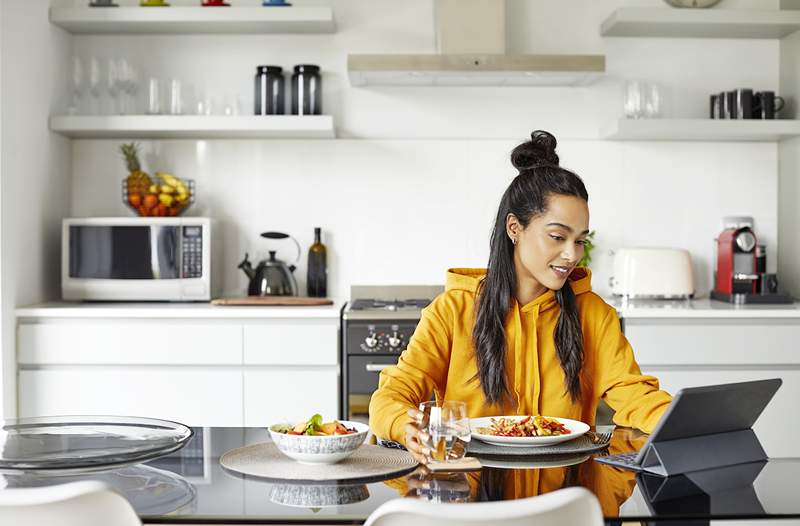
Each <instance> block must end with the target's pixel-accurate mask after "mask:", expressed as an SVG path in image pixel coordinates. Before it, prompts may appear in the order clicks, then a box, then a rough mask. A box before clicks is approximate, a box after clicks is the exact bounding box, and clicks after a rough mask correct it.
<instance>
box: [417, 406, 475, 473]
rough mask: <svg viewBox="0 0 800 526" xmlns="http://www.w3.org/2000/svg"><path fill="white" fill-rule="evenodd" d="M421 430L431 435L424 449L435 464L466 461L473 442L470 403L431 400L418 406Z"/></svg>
mask: <svg viewBox="0 0 800 526" xmlns="http://www.w3.org/2000/svg"><path fill="white" fill-rule="evenodd" d="M419 410H420V411H421V412H422V417H421V421H420V422H419V425H420V429H422V431H423V432H425V433H426V434H427V435H428V437H429V438H428V440H427V441H426V442H425V446H426V447H427V448H428V449H430V450H431V461H432V462H448V461H452V460H458V459H460V458H463V457H464V455H465V454H466V452H467V444H468V443H469V440H470V437H471V435H470V429H469V417H468V416H467V404H466V403H464V402H459V401H456V400H431V401H430V402H423V403H421V404H420V405H419Z"/></svg>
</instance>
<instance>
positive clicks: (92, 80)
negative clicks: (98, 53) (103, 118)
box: [89, 57, 100, 115]
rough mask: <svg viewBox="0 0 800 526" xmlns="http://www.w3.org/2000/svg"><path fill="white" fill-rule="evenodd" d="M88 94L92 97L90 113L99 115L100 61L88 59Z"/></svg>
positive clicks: (95, 58) (94, 58)
mask: <svg viewBox="0 0 800 526" xmlns="http://www.w3.org/2000/svg"><path fill="white" fill-rule="evenodd" d="M89 94H90V95H91V96H92V103H91V113H93V114H95V115H99V114H100V61H99V60H97V57H92V58H91V59H89Z"/></svg>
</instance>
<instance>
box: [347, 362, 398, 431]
mask: <svg viewBox="0 0 800 526" xmlns="http://www.w3.org/2000/svg"><path fill="white" fill-rule="evenodd" d="M399 357H400V356H399V355H397V354H393V355H390V354H382V355H351V356H348V357H347V393H346V395H347V408H348V411H347V415H345V416H346V419H347V420H357V421H360V422H368V421H369V399H370V398H371V397H372V393H374V392H375V390H376V389H377V388H378V377H379V376H380V374H381V371H382V370H383V369H385V368H386V367H389V366H391V365H395V364H397V360H398V358H399Z"/></svg>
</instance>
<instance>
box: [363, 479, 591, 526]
mask: <svg viewBox="0 0 800 526" xmlns="http://www.w3.org/2000/svg"><path fill="white" fill-rule="evenodd" d="M464 524H466V525H469V526H496V525H502V526H603V524H604V523H603V511H602V509H601V508H600V502H599V501H598V500H597V497H595V496H594V494H593V493H592V492H591V491H589V490H587V489H586V488H582V487H572V488H565V489H561V490H557V491H553V492H550V493H545V494H544V495H539V496H537V497H528V498H524V499H517V500H509V501H499V502H471V503H469V502H468V503H463V504H452V503H450V504H437V503H432V502H427V501H423V500H418V499H411V498H401V499H394V500H391V501H389V502H386V503H384V504H382V505H381V506H380V507H378V509H376V510H375V511H374V512H373V513H372V514H371V515H370V516H369V518H368V519H367V522H365V523H364V526H408V525H413V526H457V525H464Z"/></svg>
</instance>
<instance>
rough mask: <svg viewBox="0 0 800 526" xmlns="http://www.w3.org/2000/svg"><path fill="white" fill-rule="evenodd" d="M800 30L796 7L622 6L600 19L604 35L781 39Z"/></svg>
mask: <svg viewBox="0 0 800 526" xmlns="http://www.w3.org/2000/svg"><path fill="white" fill-rule="evenodd" d="M797 30H800V10H798V11H793V10H778V9H773V10H763V9H713V8H712V9H679V8H659V7H623V8H620V9H617V10H615V11H614V12H613V13H611V15H609V16H608V18H606V19H605V20H604V21H603V24H602V25H601V26H600V34H601V35H603V36H607V37H670V38H783V37H785V36H786V35H789V34H791V33H794V32H795V31H797Z"/></svg>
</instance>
